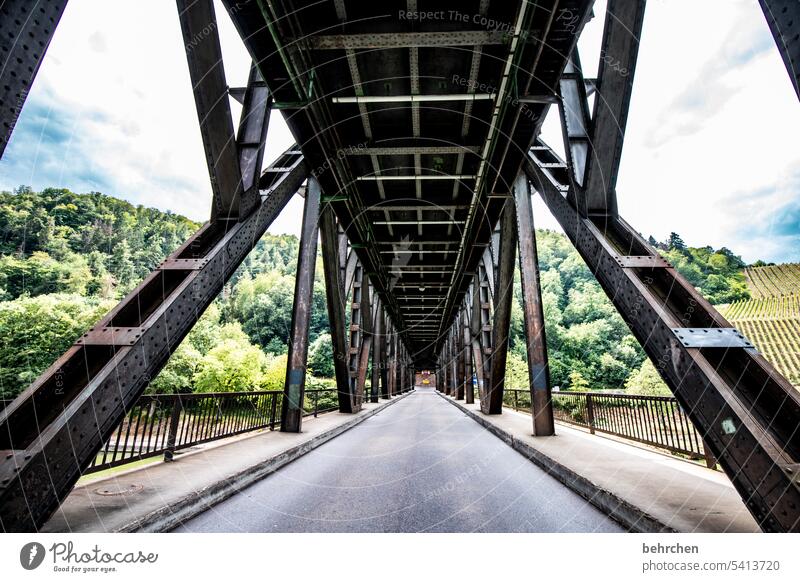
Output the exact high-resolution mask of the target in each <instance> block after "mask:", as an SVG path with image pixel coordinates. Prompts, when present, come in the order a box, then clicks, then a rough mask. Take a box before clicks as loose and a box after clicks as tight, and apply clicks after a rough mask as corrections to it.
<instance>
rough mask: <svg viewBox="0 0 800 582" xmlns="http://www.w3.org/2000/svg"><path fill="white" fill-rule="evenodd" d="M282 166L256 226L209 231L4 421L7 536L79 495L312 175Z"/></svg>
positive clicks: (291, 155) (210, 227)
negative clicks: (109, 442)
mask: <svg viewBox="0 0 800 582" xmlns="http://www.w3.org/2000/svg"><path fill="white" fill-rule="evenodd" d="M279 164H280V167H279V168H275V167H270V168H268V169H267V170H266V172H265V178H264V182H265V183H269V184H270V186H269V187H268V188H267V190H268V191H267V192H266V193H265V194H264V195H262V197H261V203H260V204H259V205H258V207H257V208H256V209H255V210H254V211H253V212H252V213H251V214H250V216H249V217H248V218H247V219H246V220H244V221H241V222H237V221H235V220H233V221H215V222H209V223H206V224H205V226H203V227H202V228H201V229H200V230H199V231H198V232H197V233H196V234H195V235H193V236H192V237H191V238H190V239H189V240H188V241H187V242H186V243H185V244H184V245H183V246H181V247H180V248H179V249H178V250H177V251H176V252H174V253H173V254H172V255H170V257H169V258H168V259H167V260H165V261H164V262H163V263H161V264H160V265H159V266H158V268H157V269H156V270H155V271H154V272H153V273H151V274H150V275H149V276H148V277H147V278H146V279H145V280H144V281H143V282H142V283H141V284H140V285H139V286H138V287H137V288H136V289H135V290H133V291H132V292H131V293H130V294H128V296H127V297H125V299H123V300H122V301H121V302H120V304H119V305H117V306H116V307H115V308H114V309H113V310H111V312H110V313H109V314H108V315H106V316H105V317H104V318H103V319H101V320H100V321H99V322H98V323H97V324H96V325H95V326H94V327H93V328H92V329H90V330H89V331H88V332H87V333H86V334H84V335H83V336H82V337H81V338H79V339H78V341H77V342H76V343H75V345H74V346H72V347H71V348H70V349H69V350H68V351H67V352H66V353H65V354H64V355H63V356H61V357H60V358H59V359H58V360H57V361H56V362H55V363H54V364H53V365H52V366H51V367H50V368H49V369H48V370H47V371H45V372H44V373H43V374H42V375H41V376H40V377H39V378H38V379H37V380H36V381H35V382H34V383H33V384H31V386H30V387H29V388H28V389H27V390H25V391H24V392H23V393H22V394H21V395H20V396H19V397H17V399H16V400H14V402H12V403H11V404H9V405H8V406H7V407H6V408H5V409H4V410H3V411H2V412H0V450H3V451H4V455H3V457H2V458H0V529H3V530H5V531H36V530H37V529H38V528H39V527H41V526H42V525H43V524H44V522H45V521H46V520H47V519H48V517H49V516H50V515H51V514H52V513H53V512H54V511H55V510H56V508H57V507H58V504H59V502H60V501H61V500H62V499H64V497H66V495H67V494H68V493H69V492H70V490H71V489H72V486H73V485H74V484H75V482H76V481H77V480H78V478H79V477H80V475H81V471H82V470H83V469H85V468H86V467H87V466H88V465H89V464H90V463H91V461H92V460H93V459H94V457H95V455H96V454H97V451H99V450H100V448H101V447H102V445H103V443H104V442H105V441H106V439H107V438H108V437H109V435H110V434H111V433H112V432H113V430H114V429H115V428H116V427H117V426H118V425H119V423H120V422H121V421H122V419H123V418H124V416H125V414H126V411H128V410H130V408H131V406H133V405H134V403H135V402H136V400H137V399H138V398H139V396H140V395H141V394H142V392H143V391H144V389H145V387H146V386H147V384H148V383H149V382H150V380H151V378H154V377H155V376H156V374H158V372H159V370H161V368H162V367H163V366H164V365H165V364H166V363H167V360H168V359H169V356H170V354H172V352H173V351H174V350H175V348H177V347H178V344H180V342H181V340H183V338H184V337H185V336H186V334H187V333H188V332H189V330H190V329H191V328H192V326H193V325H194V323H195V322H196V321H197V319H198V318H199V317H200V316H201V315H202V313H203V311H204V310H205V309H206V308H207V307H208V306H209V305H210V304H211V302H212V301H213V300H214V298H215V297H216V296H217V295H218V294H219V293H220V291H221V290H222V288H223V285H224V284H225V282H226V281H227V280H228V279H229V278H230V276H231V275H232V274H233V272H234V271H235V270H236V268H237V267H238V266H239V264H240V263H241V262H242V261H243V260H244V258H245V257H246V256H247V254H248V253H249V252H250V250H251V249H252V248H253V246H255V244H256V243H257V242H258V240H259V239H260V238H261V236H262V235H263V234H264V233H265V232H266V230H267V228H268V227H269V225H270V224H272V221H273V220H274V219H275V218H276V217H277V216H278V214H279V213H280V211H281V210H282V209H283V208H284V207H285V206H286V204H287V203H288V202H289V200H290V199H291V197H292V196H293V195H294V193H295V192H297V190H298V189H299V188H300V185H301V184H302V182H303V180H305V178H306V176H307V175H308V170H307V168H306V165H305V161H304V160H303V156H302V154H300V152H299V151H297V150H295V149H294V146H293V148H292V149H291V150H289V151H287V152H286V153H284V155H282V156H281V158H280V160H279ZM228 222H230V224H227V223H228Z"/></svg>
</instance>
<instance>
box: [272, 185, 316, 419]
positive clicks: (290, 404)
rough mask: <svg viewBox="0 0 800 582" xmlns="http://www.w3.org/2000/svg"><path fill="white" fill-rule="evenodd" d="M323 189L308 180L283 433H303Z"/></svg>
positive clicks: (285, 389) (283, 405)
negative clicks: (310, 327)
mask: <svg viewBox="0 0 800 582" xmlns="http://www.w3.org/2000/svg"><path fill="white" fill-rule="evenodd" d="M321 196H322V190H321V188H320V185H319V182H318V181H317V179H316V178H315V177H313V176H311V177H309V178H308V188H306V201H305V206H304V208H303V230H302V232H301V234H300V249H299V251H298V260H297V276H296V278H295V283H294V305H293V306H292V332H291V337H290V339H289V355H288V358H287V365H286V382H285V384H284V389H283V403H282V404H281V431H283V432H300V426H301V424H302V419H303V398H304V396H305V388H306V369H307V367H308V328H309V324H310V323H311V310H312V308H313V306H314V271H315V269H314V265H315V263H316V260H317V229H318V225H319V205H320V198H321Z"/></svg>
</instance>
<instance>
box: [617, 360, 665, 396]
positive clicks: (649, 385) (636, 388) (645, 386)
mask: <svg viewBox="0 0 800 582" xmlns="http://www.w3.org/2000/svg"><path fill="white" fill-rule="evenodd" d="M625 387H626V388H627V389H628V392H629V393H631V394H641V395H642V396H672V392H671V391H670V389H669V387H668V386H667V385H666V384H665V383H664V381H663V380H662V379H661V376H660V375H659V374H658V372H657V371H656V368H655V366H654V365H653V362H651V361H650V360H649V359H647V360H645V361H644V362H643V363H642V366H641V367H640V368H639V369H638V370H636V371H635V372H634V373H632V374H631V375H630V377H629V378H628V380H627V381H626V382H625Z"/></svg>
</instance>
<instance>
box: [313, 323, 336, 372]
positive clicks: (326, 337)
mask: <svg viewBox="0 0 800 582" xmlns="http://www.w3.org/2000/svg"><path fill="white" fill-rule="evenodd" d="M308 367H309V369H310V370H311V373H312V374H313V375H314V376H318V377H321V378H333V375H334V369H333V341H332V340H331V336H330V334H327V333H323V334H322V335H320V336H319V337H318V338H317V339H315V340H314V341H313V342H312V344H311V346H309V349H308Z"/></svg>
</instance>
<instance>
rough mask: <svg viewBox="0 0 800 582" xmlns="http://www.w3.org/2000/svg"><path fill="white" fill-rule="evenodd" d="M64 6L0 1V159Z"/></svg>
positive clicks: (61, 0)
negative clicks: (0, 12) (0, 10)
mask: <svg viewBox="0 0 800 582" xmlns="http://www.w3.org/2000/svg"><path fill="white" fill-rule="evenodd" d="M66 6H67V0H39V1H38V2H31V0H4V1H3V2H0V9H2V16H0V55H1V56H0V59H2V60H1V61H0V158H2V157H3V152H4V151H5V149H6V145H7V144H8V141H9V140H10V139H11V133H12V132H13V131H14V126H15V125H16V123H17V119H18V118H19V114H20V113H21V112H22V106H23V105H25V100H26V99H27V98H28V94H29V93H30V90H31V85H33V80H34V79H35V78H36V73H38V72H39V66H40V65H41V64H42V59H44V54H45V52H46V51H47V47H48V46H49V45H50V41H51V40H52V39H53V35H54V34H55V32H56V26H58V22H59V20H61V15H62V14H63V13H64V8H65V7H66Z"/></svg>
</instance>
